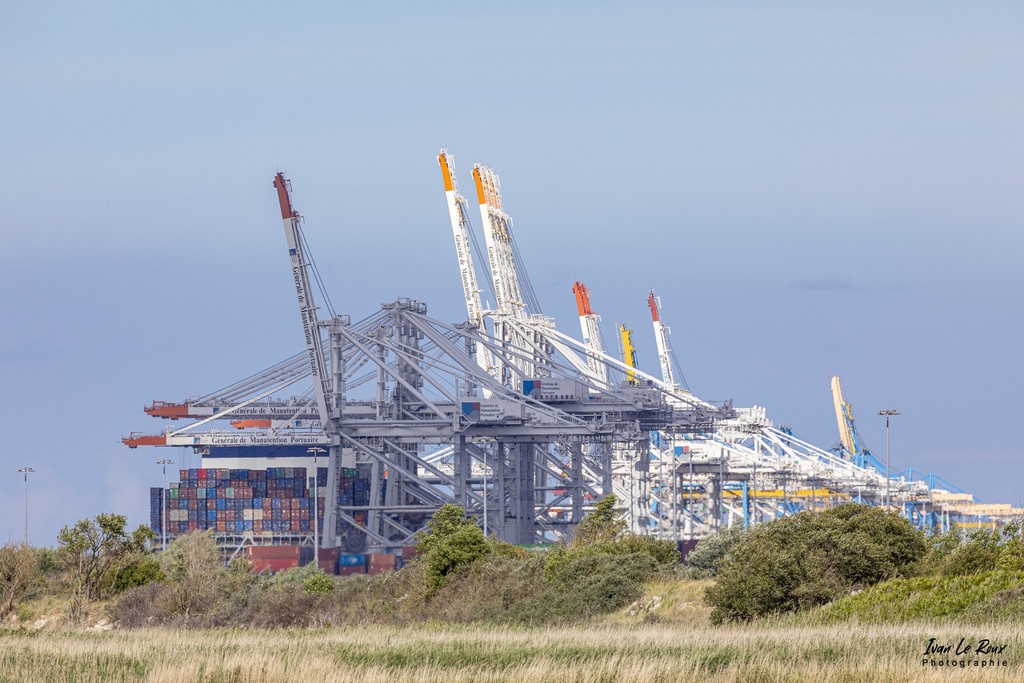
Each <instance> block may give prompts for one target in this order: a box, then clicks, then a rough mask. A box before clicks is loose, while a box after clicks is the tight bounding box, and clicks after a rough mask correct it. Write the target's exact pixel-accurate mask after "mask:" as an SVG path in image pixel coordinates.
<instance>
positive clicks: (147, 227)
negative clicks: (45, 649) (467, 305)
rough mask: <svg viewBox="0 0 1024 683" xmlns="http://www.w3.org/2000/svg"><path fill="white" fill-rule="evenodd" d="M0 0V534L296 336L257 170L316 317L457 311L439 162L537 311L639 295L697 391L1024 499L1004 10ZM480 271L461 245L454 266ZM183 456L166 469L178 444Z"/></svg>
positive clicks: (115, 501)
mask: <svg viewBox="0 0 1024 683" xmlns="http://www.w3.org/2000/svg"><path fill="white" fill-rule="evenodd" d="M295 5H296V4H293V5H292V6H286V5H282V4H281V3H262V2H245V3H242V2H223V3H208V2H206V3H199V2H176V3H173V4H172V3H166V4H163V5H161V6H155V3H144V4H142V3H128V2H122V3H111V2H95V3H70V2H69V3H47V2H40V3H25V2H10V1H6V2H0V12H2V14H0V16H2V20H0V97H2V99H3V106H2V109H0V121H2V125H0V158H2V159H3V162H4V163H3V164H2V165H0V188H2V190H0V237H2V244H3V249H2V250H0V291H2V292H3V296H2V297H0V425H2V426H3V432H4V437H5V438H4V439H3V442H2V443H0V466H2V469H3V470H6V474H3V473H2V471H0V474H2V476H0V542H5V541H7V540H17V539H19V538H20V537H21V534H22V530H23V524H24V517H23V515H24V488H23V486H24V484H23V481H22V479H21V477H20V475H18V473H17V472H16V471H15V470H16V469H17V468H18V467H21V466H26V465H27V466H31V467H34V468H35V469H36V473H35V474H33V475H32V477H31V479H30V482H29V486H30V539H31V541H32V542H34V543H37V544H53V543H54V542H55V537H56V534H57V532H58V531H59V529H60V528H61V526H63V525H65V524H71V523H73V522H74V521H75V520H77V519H80V518H83V517H86V516H91V515H95V514H96V513H99V512H120V513H123V514H126V515H128V517H129V522H130V523H131V524H133V525H134V524H139V523H145V522H147V521H148V487H149V486H154V485H156V486H159V485H160V468H159V467H158V466H157V465H156V464H154V461H155V460H157V459H159V458H161V457H168V455H169V456H170V457H171V458H174V459H176V460H179V461H181V462H182V464H188V463H189V461H190V460H191V462H192V463H195V462H196V460H197V458H196V457H195V456H190V455H189V454H188V453H186V452H182V450H181V449H166V450H159V449H152V448H150V449H145V448H140V449H137V450H130V449H128V448H126V447H124V446H123V445H121V443H120V439H121V437H122V436H124V435H126V434H128V433H129V432H131V431H144V432H150V433H154V432H157V431H159V430H161V429H162V428H163V427H164V426H165V425H163V424H161V423H160V422H158V421H157V420H155V419H153V418H150V417H148V416H147V415H145V414H144V413H143V412H142V408H143V406H144V405H146V404H148V403H149V402H150V401H152V400H154V399H160V400H183V399H185V398H187V397H188V396H195V395H201V394H204V393H208V392H210V391H213V390H216V389H218V388H220V387H222V386H225V385H227V384H230V383H231V382H233V381H235V380H236V379H239V378H241V377H243V376H246V375H249V374H251V373H252V372H255V371H258V370H260V369H262V368H264V367H266V366H268V365H271V364H272V363H274V362H276V361H278V360H281V359H283V358H285V357H287V356H289V355H291V354H293V353H295V352H297V351H299V350H301V349H302V346H303V339H302V334H301V329H300V326H299V317H298V313H297V310H296V303H295V299H294V290H293V289H292V286H291V283H290V273H289V266H288V260H287V254H286V252H285V247H284V239H283V235H282V233H281V225H280V214H279V213H278V212H277V211H278V209H277V205H276V201H277V200H276V196H275V194H274V190H273V188H272V186H271V181H272V178H273V175H274V173H276V172H277V171H278V170H284V171H286V172H287V174H288V176H289V177H290V178H291V180H292V182H293V188H294V199H295V203H296V207H297V208H298V209H299V210H300V211H301V212H302V213H303V215H304V216H305V217H306V223H305V232H306V235H307V237H308V239H309V242H310V243H311V245H312V247H313V249H314V252H315V254H316V257H317V262H318V265H319V269H320V271H321V273H322V275H323V276H324V279H325V282H326V284H327V287H328V290H329V291H330V294H331V298H332V300H333V302H334V306H335V308H336V309H337V310H338V311H339V312H340V313H341V312H343V313H349V314H351V315H352V316H353V318H354V319H358V318H362V317H364V316H366V315H369V314H370V313H372V312H373V311H374V310H376V308H377V307H378V306H379V304H381V303H384V302H388V301H392V300H394V299H395V298H397V297H399V296H406V297H413V298H417V299H420V300H423V301H426V302H427V304H428V307H429V312H430V314H431V315H432V316H433V317H436V318H440V319H443V320H450V321H458V320H462V319H464V318H465V309H464V306H463V303H462V297H461V287H460V284H459V277H458V272H457V269H456V263H455V255H454V249H453V245H452V242H451V232H450V227H449V224H448V215H447V211H446V208H445V202H444V194H443V187H442V185H441V178H440V173H439V170H438V167H437V162H436V161H435V156H436V154H437V153H438V150H439V149H440V148H441V147H447V148H448V149H449V150H451V152H452V153H454V155H455V158H456V162H457V168H458V171H459V180H460V182H461V183H462V185H463V187H464V188H470V187H471V178H470V176H469V172H470V170H471V168H472V164H473V163H474V162H482V163H486V164H487V165H489V166H491V167H493V168H494V169H495V170H496V171H497V172H498V173H499V174H500V176H501V179H502V189H503V195H504V198H505V204H506V208H507V209H508V211H509V213H510V214H511V215H512V217H513V218H514V220H515V229H516V235H517V241H518V244H519V247H520V250H521V252H522V254H523V256H524V259H525V261H526V264H527V267H528V271H529V275H530V278H531V280H532V282H533V285H534V287H535V289H536V290H537V294H538V297H539V298H540V300H541V303H542V305H543V308H544V312H545V313H547V314H549V315H551V316H553V317H554V318H555V319H556V320H557V321H558V325H559V327H560V328H561V329H562V330H564V331H567V332H570V333H572V334H578V331H579V326H578V321H577V318H576V311H575V305H574V303H575V302H574V298H573V295H572V291H571V288H572V283H573V281H574V280H577V279H579V280H583V281H584V282H586V284H587V285H588V286H589V287H590V289H591V292H592V303H593V305H594V308H595V310H596V311H597V312H598V313H600V314H601V316H602V325H603V329H604V336H605V338H606V339H612V338H613V337H612V332H613V329H614V328H613V325H614V324H615V323H617V322H622V323H626V324H628V325H630V326H631V327H633V329H634V330H635V332H636V342H637V346H638V355H639V357H640V363H641V367H643V368H644V369H645V370H647V371H648V372H653V373H657V371H658V363H657V356H656V351H655V344H654V338H653V334H652V332H651V330H650V324H649V320H650V319H649V314H648V310H647V308H646V304H645V299H646V296H647V293H648V291H649V290H650V289H652V288H653V289H654V290H655V291H656V292H657V294H658V295H659V296H660V297H661V298H662V305H663V317H664V319H665V321H666V322H667V324H668V325H669V326H670V328H671V331H672V340H673V346H674V348H675V350H676V353H677V356H678V359H679V363H680V365H681V366H682V368H683V370H684V373H685V375H686V379H687V380H688V383H689V385H690V387H691V389H692V390H693V391H694V392H695V393H696V394H697V395H699V396H701V397H703V398H706V399H709V400H724V399H730V398H731V399H733V400H734V401H735V403H736V405H739V406H744V405H754V404H756V405H761V406H765V407H767V409H768V415H769V417H770V418H771V419H772V420H774V421H775V423H776V424H784V425H789V426H791V427H792V428H793V429H794V431H795V432H796V433H797V434H799V435H801V436H803V437H805V438H807V439H808V440H810V441H812V442H813V443H815V444H817V445H819V446H822V447H826V448H827V447H830V446H831V445H833V444H834V443H835V442H836V441H838V433H837V428H836V424H835V418H834V413H833V409H832V401H831V394H830V391H829V377H830V376H831V375H833V374H838V375H840V376H841V377H842V381H843V388H844V393H845V394H846V399H847V400H848V401H850V402H851V403H852V404H853V410H854V414H855V416H856V417H857V421H858V425H859V430H860V432H861V434H862V435H863V437H864V439H865V440H866V442H867V444H868V445H869V446H870V447H871V448H872V450H873V451H874V452H875V453H876V454H879V453H881V452H883V450H884V443H885V430H884V421H883V419H882V418H880V417H878V416H877V415H876V413H877V412H878V410H880V409H883V408H892V409H897V410H899V411H900V412H901V413H902V414H901V415H900V416H899V417H896V418H895V419H894V422H893V427H892V433H891V437H892V438H891V448H892V462H893V469H894V470H895V471H901V470H904V469H906V468H908V467H912V468H913V470H914V471H915V472H920V473H926V472H934V473H936V474H938V475H940V476H942V477H944V478H945V479H947V480H949V481H951V482H953V483H954V484H956V485H958V486H960V487H962V488H964V489H967V490H969V491H971V492H973V493H974V494H975V495H976V497H978V498H980V499H982V500H984V501H987V502H1011V503H1014V504H1019V503H1020V501H1021V499H1022V497H1024V481H1022V476H1021V475H1022V474H1024V466H1022V464H1021V458H1022V456H1024V448H1022V446H1021V445H1020V442H1019V441H1018V438H1017V437H1018V432H1017V428H1018V426H1019V425H1020V417H1019V415H1020V404H1019V400H1018V393H1019V387H1020V386H1022V385H1024V372H1022V364H1021V359H1020V350H1021V348H1022V347H1024V323H1022V319H1021V301H1022V300H1024V296H1022V295H1024V276H1022V274H1021V272H1022V271H1021V268H1020V259H1021V256H1022V253H1024V248H1022V247H1024V238H1022V236H1021V234H1022V231H1021V227H1022V225H1021V222H1022V216H1024V193H1022V192H1021V187H1022V181H1024V129H1022V127H1021V123H1020V122H1021V121H1022V120H1024V47H1022V46H1024V5H1022V4H1021V3H1019V2H991V3H985V4H984V5H978V4H971V3H948V2H939V3H936V2H905V3H898V6H896V5H897V3H887V2H859V3H816V2H772V3H767V2H760V3H752V2H731V3H716V2H687V3H677V2H665V3H660V2H637V3H610V2H591V3H558V2H554V3H551V2H544V3H542V2H522V3H513V4H505V5H501V6H489V5H487V4H481V3H464V2H450V3H442V4H437V3H404V2H390V3H386V4H381V3H358V4H357V3H326V2H324V3H315V2H311V3H303V4H301V5H300V6H295ZM478 276H479V277H481V278H483V277H485V273H484V272H483V271H479V272H478ZM193 466H195V465H194V464H193Z"/></svg>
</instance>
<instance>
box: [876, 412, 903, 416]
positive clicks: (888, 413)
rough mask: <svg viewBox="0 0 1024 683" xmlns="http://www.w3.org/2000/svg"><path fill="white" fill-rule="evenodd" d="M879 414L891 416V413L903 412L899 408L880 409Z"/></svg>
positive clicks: (898, 413)
mask: <svg viewBox="0 0 1024 683" xmlns="http://www.w3.org/2000/svg"><path fill="white" fill-rule="evenodd" d="M878 414H879V415H883V416H885V417H889V416H890V415H900V414H901V413H900V411H898V410H879V411H878Z"/></svg>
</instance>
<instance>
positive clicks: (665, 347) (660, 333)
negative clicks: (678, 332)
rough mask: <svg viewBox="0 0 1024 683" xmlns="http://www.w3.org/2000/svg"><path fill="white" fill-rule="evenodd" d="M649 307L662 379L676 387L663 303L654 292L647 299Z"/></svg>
mask: <svg viewBox="0 0 1024 683" xmlns="http://www.w3.org/2000/svg"><path fill="white" fill-rule="evenodd" d="M647 305H648V306H650V308H651V320H652V321H653V324H654V341H655V342H656V343H657V344H658V360H659V361H660V363H661V379H662V380H664V382H665V384H668V385H669V386H673V387H674V386H676V377H675V373H674V372H673V371H672V347H671V346H670V345H669V343H668V328H667V327H665V324H664V323H662V322H661V302H660V301H658V299H657V298H656V297H655V296H654V291H653V290H652V291H651V293H650V295H649V296H648V297H647Z"/></svg>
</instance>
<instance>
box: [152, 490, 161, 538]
mask: <svg viewBox="0 0 1024 683" xmlns="http://www.w3.org/2000/svg"><path fill="white" fill-rule="evenodd" d="M163 507H164V490H163V489H162V488H160V487H159V486H157V487H155V488H151V489H149V528H150V529H152V530H153V533H154V534H156V535H157V536H160V535H161V534H162V533H163Z"/></svg>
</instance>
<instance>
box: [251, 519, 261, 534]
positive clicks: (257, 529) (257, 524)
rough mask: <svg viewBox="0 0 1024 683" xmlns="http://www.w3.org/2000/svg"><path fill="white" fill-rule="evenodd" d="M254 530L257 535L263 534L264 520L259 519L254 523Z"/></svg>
mask: <svg viewBox="0 0 1024 683" xmlns="http://www.w3.org/2000/svg"><path fill="white" fill-rule="evenodd" d="M252 530H253V531H255V532H256V533H257V534H261V533H263V520H262V519H257V520H255V521H254V522H253V523H252Z"/></svg>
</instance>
